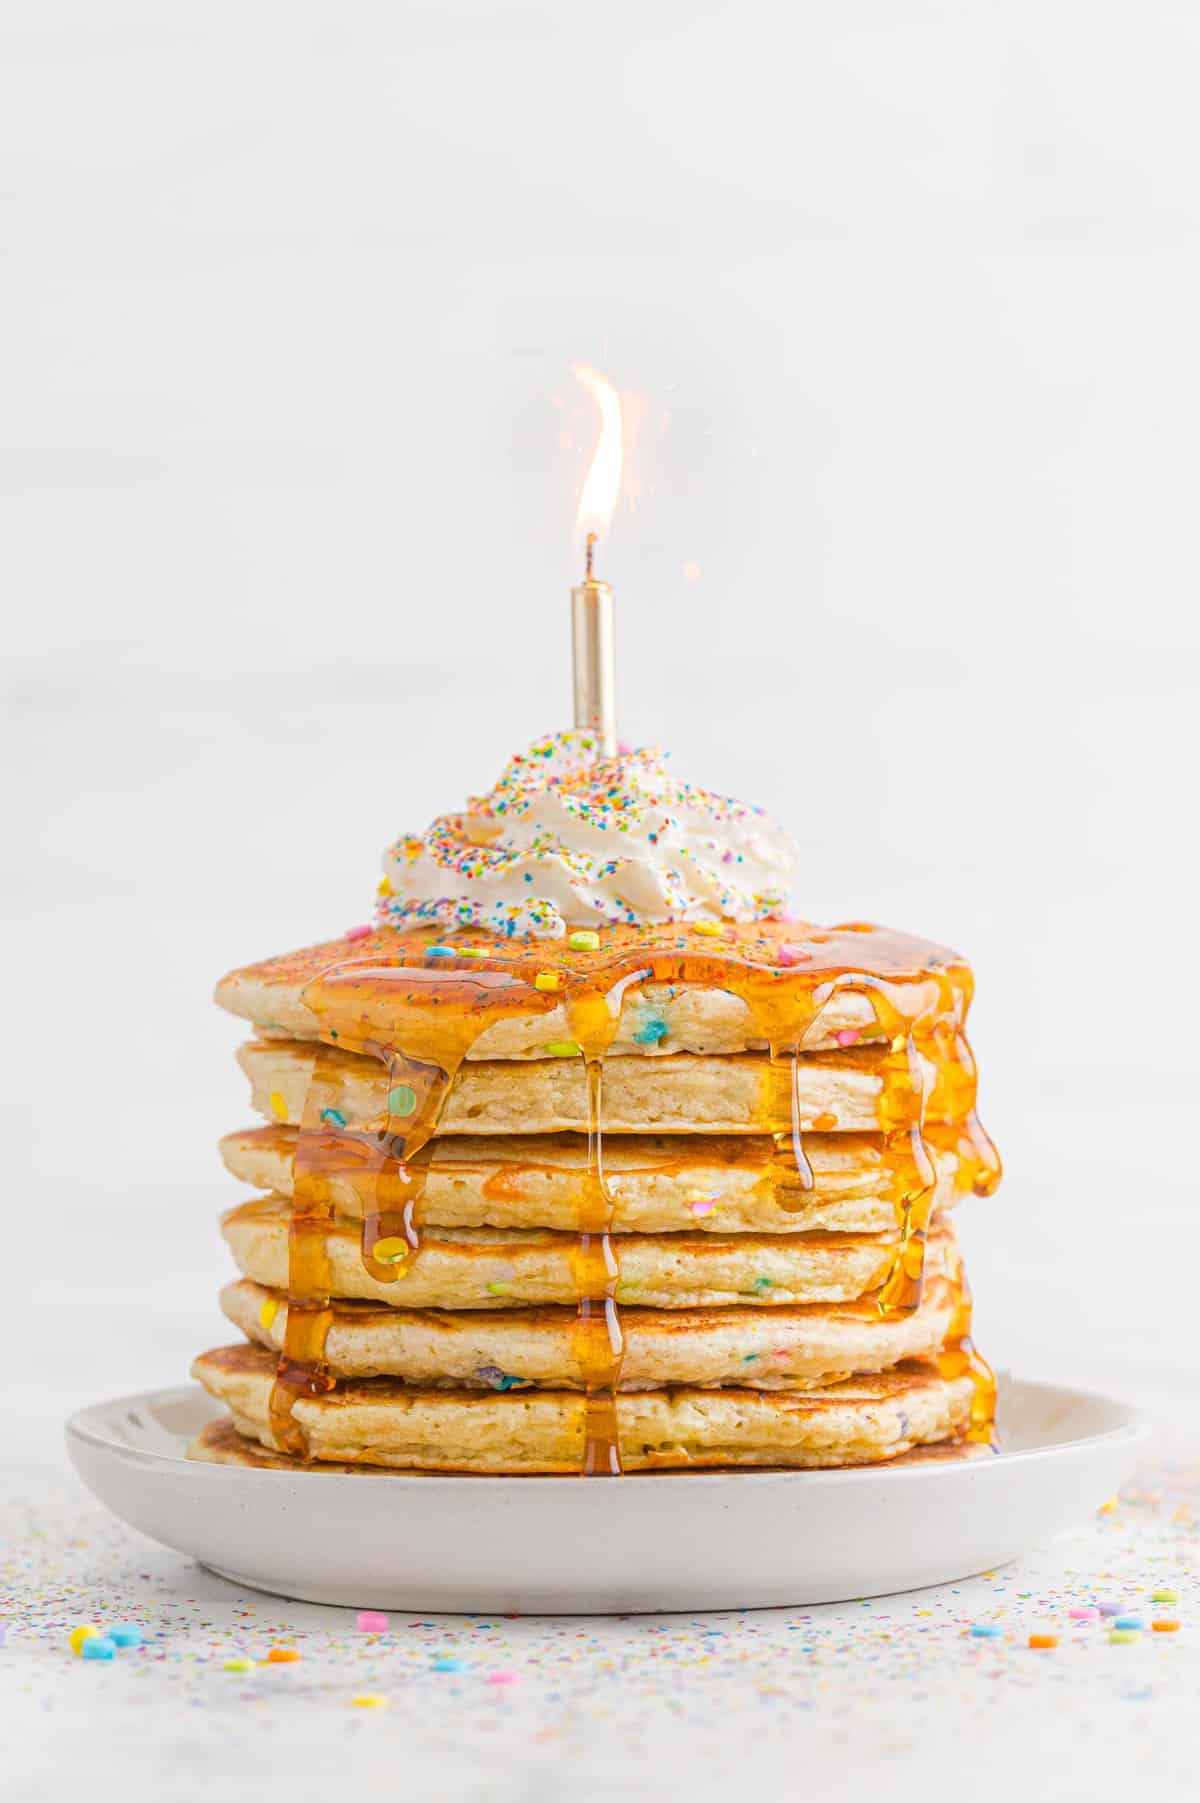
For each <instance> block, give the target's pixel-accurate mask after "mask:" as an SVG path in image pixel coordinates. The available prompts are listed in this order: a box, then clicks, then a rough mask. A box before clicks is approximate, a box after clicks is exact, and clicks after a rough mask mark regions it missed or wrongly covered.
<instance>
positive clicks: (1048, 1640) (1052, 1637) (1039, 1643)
mask: <svg viewBox="0 0 1200 1803" xmlns="http://www.w3.org/2000/svg"><path fill="white" fill-rule="evenodd" d="M1029 1644H1030V1646H1031V1647H1037V1648H1038V1649H1039V1650H1045V1649H1048V1648H1050V1647H1056V1646H1057V1645H1058V1635H1057V1634H1031V1635H1030V1636H1029Z"/></svg>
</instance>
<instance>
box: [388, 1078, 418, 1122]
mask: <svg viewBox="0 0 1200 1803" xmlns="http://www.w3.org/2000/svg"><path fill="white" fill-rule="evenodd" d="M387 1105H388V1113H389V1114H401V1115H403V1114H411V1113H412V1112H413V1110H414V1109H415V1108H416V1105H417V1092H416V1090H415V1089H410V1088H409V1087H408V1084H407V1083H397V1085H396V1087H395V1089H389V1090H388V1098H387Z"/></svg>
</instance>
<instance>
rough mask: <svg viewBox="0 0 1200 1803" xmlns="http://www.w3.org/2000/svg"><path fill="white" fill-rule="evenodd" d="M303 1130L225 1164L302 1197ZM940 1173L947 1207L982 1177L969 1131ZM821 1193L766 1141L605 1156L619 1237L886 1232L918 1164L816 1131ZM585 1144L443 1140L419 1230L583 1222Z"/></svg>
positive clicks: (257, 1141)
mask: <svg viewBox="0 0 1200 1803" xmlns="http://www.w3.org/2000/svg"><path fill="white" fill-rule="evenodd" d="M297 1137H298V1135H297V1129H296V1128H295V1127H287V1126H283V1125H279V1124H276V1125H273V1126H268V1127H248V1128H245V1129H243V1130H242V1131H241V1132H239V1133H230V1134H227V1135H226V1136H225V1138H224V1139H223V1140H222V1141H221V1156H222V1158H223V1159H224V1161H225V1164H226V1167H227V1169H228V1170H230V1171H231V1172H232V1173H233V1175H234V1176H235V1177H238V1178H240V1179H241V1181H242V1182H243V1183H248V1184H251V1185H252V1186H253V1188H255V1189H258V1190H266V1191H270V1192H271V1193H272V1194H274V1195H278V1196H288V1197H290V1196H291V1195H292V1194H293V1188H294V1174H293V1159H294V1157H295V1152H296V1143H297ZM926 1140H927V1142H928V1145H929V1151H930V1155H931V1157H932V1159H933V1162H934V1164H935V1166H936V1168H937V1174H938V1181H937V1189H936V1192H935V1196H934V1206H935V1208H936V1209H939V1210H940V1209H943V1208H949V1207H952V1206H953V1205H954V1203H955V1202H957V1201H958V1200H959V1199H960V1197H961V1196H963V1195H964V1194H967V1193H969V1192H970V1190H971V1188H972V1187H973V1183H974V1182H976V1181H978V1180H979V1159H978V1155H977V1153H976V1151H975V1148H974V1147H973V1145H972V1143H971V1142H970V1139H969V1137H968V1136H967V1134H966V1132H965V1130H959V1129H951V1130H944V1131H940V1130H939V1129H938V1128H936V1127H931V1128H928V1129H927V1130H926ZM804 1151H805V1155H806V1157H807V1159H808V1163H809V1166H810V1168H811V1172H812V1186H811V1188H808V1189H805V1188H804V1187H802V1185H801V1183H800V1181H799V1178H798V1174H797V1171H796V1165H795V1160H794V1159H793V1158H792V1157H790V1156H789V1155H787V1154H786V1153H781V1152H780V1151H779V1150H778V1149H777V1148H776V1145H775V1142H774V1141H773V1140H772V1139H770V1138H767V1137H763V1136H751V1135H748V1134H746V1135H741V1136H731V1137H728V1138H724V1139H722V1138H717V1137H708V1136H703V1135H696V1134H693V1135H691V1136H689V1137H684V1136H683V1135H679V1136H677V1137H674V1138H672V1137H670V1136H668V1135H664V1134H639V1135H633V1134H626V1135H623V1136H620V1137H613V1138H611V1139H610V1140H609V1141H608V1142H607V1143H606V1145H605V1151H604V1175H605V1183H606V1186H607V1190H608V1193H609V1196H610V1199H611V1202H612V1229H611V1230H612V1231H613V1232H614V1233H677V1232H701V1233H805V1232H813V1231H815V1230H825V1231H829V1232H835V1233H884V1232H887V1231H888V1229H889V1228H891V1227H892V1226H893V1225H894V1223H895V1220H896V1212H897V1207H898V1205H899V1204H900V1203H901V1201H902V1199H903V1196H904V1194H905V1191H906V1189H907V1188H910V1187H911V1184H912V1175H911V1163H910V1161H909V1160H908V1159H906V1158H904V1157H902V1156H900V1154H899V1153H898V1152H897V1151H895V1150H894V1149H890V1148H889V1147H888V1146H887V1144H886V1143H885V1141H884V1138H883V1136H882V1135H881V1134H878V1133H876V1134H864V1133H806V1134H805V1136H804ZM587 1156H588V1154H587V1140H586V1138H585V1137H584V1135H582V1134H569V1133H559V1134H529V1135H518V1134H511V1135H500V1136H495V1137H491V1138H488V1137H484V1136H480V1137H478V1138H476V1137H474V1136H468V1135H463V1136H461V1137H452V1138H447V1139H438V1140H435V1141H434V1142H433V1143H432V1144H431V1145H430V1146H429V1147H428V1148H427V1149H426V1150H425V1151H423V1152H421V1153H419V1154H418V1156H417V1158H416V1159H415V1160H414V1161H413V1163H414V1165H415V1167H416V1168H417V1169H418V1170H420V1171H421V1172H422V1173H423V1184H422V1189H421V1194H420V1200H419V1201H418V1203H417V1204H416V1208H415V1213H414V1219H415V1220H416V1222H417V1224H418V1225H419V1226H433V1227H498V1228H502V1229H508V1228H513V1227H551V1228H556V1229H558V1230H560V1231H569V1230H571V1229H574V1228H576V1227H577V1225H578V1219H579V1207H580V1190H581V1182H582V1179H583V1177H584V1175H585V1174H586V1171H587ZM338 1205H339V1208H340V1209H341V1210H342V1212H343V1213H344V1214H346V1215H348V1216H351V1217H353V1216H356V1215H358V1214H359V1213H361V1198H360V1196H359V1194H358V1191H357V1189H356V1188H355V1186H354V1185H353V1184H344V1185H342V1186H341V1187H340V1189H339V1194H338Z"/></svg>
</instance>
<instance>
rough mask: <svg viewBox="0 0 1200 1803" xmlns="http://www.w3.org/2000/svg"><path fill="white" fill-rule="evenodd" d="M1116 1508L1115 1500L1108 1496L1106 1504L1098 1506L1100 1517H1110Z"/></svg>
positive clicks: (1113, 1497)
mask: <svg viewBox="0 0 1200 1803" xmlns="http://www.w3.org/2000/svg"><path fill="white" fill-rule="evenodd" d="M1116 1506H1117V1498H1116V1497H1115V1496H1110V1497H1109V1499H1108V1501H1107V1502H1106V1503H1101V1504H1100V1513H1101V1515H1111V1514H1112V1512H1113V1510H1114V1509H1115V1508H1116Z"/></svg>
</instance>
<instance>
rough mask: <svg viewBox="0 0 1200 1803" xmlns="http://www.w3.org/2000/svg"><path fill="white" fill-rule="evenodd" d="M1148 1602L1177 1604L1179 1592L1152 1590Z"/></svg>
mask: <svg viewBox="0 0 1200 1803" xmlns="http://www.w3.org/2000/svg"><path fill="white" fill-rule="evenodd" d="M1150 1601H1151V1602H1152V1603H1177V1602H1178V1601H1179V1592H1178V1590H1152V1591H1151V1592H1150Z"/></svg>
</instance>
